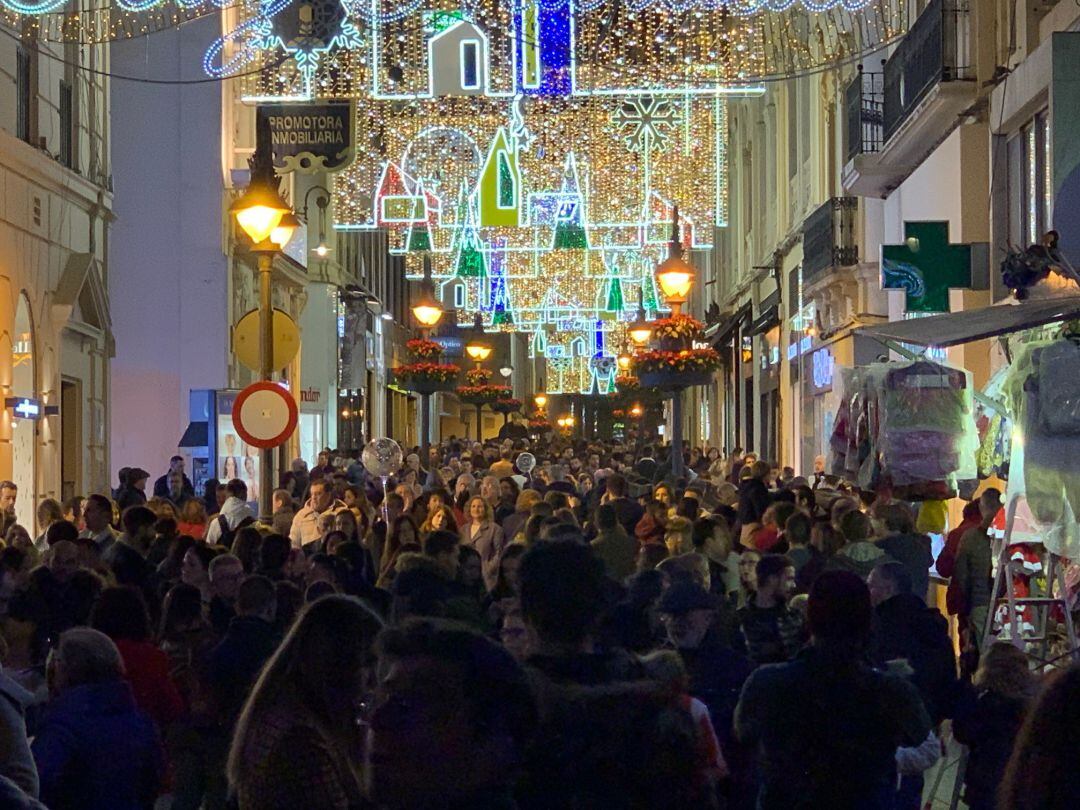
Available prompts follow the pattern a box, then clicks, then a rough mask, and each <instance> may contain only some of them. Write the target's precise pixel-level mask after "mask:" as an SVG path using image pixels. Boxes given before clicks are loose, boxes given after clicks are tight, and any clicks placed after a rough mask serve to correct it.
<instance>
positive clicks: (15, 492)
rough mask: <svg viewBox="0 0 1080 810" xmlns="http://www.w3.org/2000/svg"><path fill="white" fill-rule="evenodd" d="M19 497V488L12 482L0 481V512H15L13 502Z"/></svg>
mask: <svg viewBox="0 0 1080 810" xmlns="http://www.w3.org/2000/svg"><path fill="white" fill-rule="evenodd" d="M18 496H19V488H18V487H17V486H16V485H15V482H14V481H0V512H4V513H6V514H11V513H12V512H14V511H15V500H16V499H17V498H18Z"/></svg>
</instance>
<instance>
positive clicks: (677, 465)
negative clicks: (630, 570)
mask: <svg viewBox="0 0 1080 810" xmlns="http://www.w3.org/2000/svg"><path fill="white" fill-rule="evenodd" d="M695 275H696V274H695V272H694V268H693V267H691V266H690V263H689V262H687V261H686V260H685V259H684V258H683V250H682V239H681V238H680V236H679V206H677V205H676V206H675V209H674V211H673V216H672V222H671V242H670V243H669V245H668V257H667V258H666V259H664V261H663V262H661V263H660V266H659V267H657V268H656V282H657V284H659V285H660V291H661V292H662V293H663V294H664V297H665V298H666V299H667V302H668V305H669V306H670V307H671V314H672V315H673V316H675V315H679V314H680V312H681V310H682V305H683V304H685V303H686V298H687V296H688V295H689V294H690V288H691V287H692V286H693V284H694V276H695ZM685 469H686V467H685V462H684V460H683V447H682V389H681V388H679V389H676V390H675V391H674V393H673V394H672V397H671V473H672V475H673V476H675V479H676V480H678V479H679V478H681V477H682V475H683V473H684V472H685Z"/></svg>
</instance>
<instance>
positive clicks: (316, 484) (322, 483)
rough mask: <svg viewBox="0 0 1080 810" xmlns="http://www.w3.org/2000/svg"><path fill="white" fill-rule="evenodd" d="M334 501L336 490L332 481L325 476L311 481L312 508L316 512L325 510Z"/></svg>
mask: <svg viewBox="0 0 1080 810" xmlns="http://www.w3.org/2000/svg"><path fill="white" fill-rule="evenodd" d="M333 502H334V491H333V489H331V487H330V482H329V481H327V480H326V479H325V478H317V479H316V480H314V481H312V482H311V508H312V509H314V510H315V511H316V512H324V511H326V510H327V509H329V508H330V504H332V503H333Z"/></svg>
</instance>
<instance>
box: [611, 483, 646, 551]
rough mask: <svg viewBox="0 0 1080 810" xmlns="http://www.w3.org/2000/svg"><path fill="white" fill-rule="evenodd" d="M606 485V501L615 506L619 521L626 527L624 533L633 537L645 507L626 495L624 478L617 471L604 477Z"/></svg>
mask: <svg viewBox="0 0 1080 810" xmlns="http://www.w3.org/2000/svg"><path fill="white" fill-rule="evenodd" d="M606 485H607V494H608V500H607V502H608V503H609V504H611V505H612V506H613V507H615V514H616V515H617V516H618V518H619V523H621V524H622V527H623V528H624V529H626V533H627V534H628V535H630V536H631V537H633V536H634V529H636V528H637V525H638V521H640V520H641V516H642V515H644V514H645V509H644V508H643V507H642V506H641V504H639V503H638V502H637V501H632V500H630V499H629V498H628V497H626V479H625V478H624V477H623V476H622V475H619V474H618V473H616V474H615V475H609V476H608V477H607V479H606Z"/></svg>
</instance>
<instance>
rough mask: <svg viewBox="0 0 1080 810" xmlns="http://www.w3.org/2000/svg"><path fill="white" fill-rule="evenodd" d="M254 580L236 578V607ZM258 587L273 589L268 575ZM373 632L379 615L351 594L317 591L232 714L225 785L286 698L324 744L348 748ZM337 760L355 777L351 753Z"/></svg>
mask: <svg viewBox="0 0 1080 810" xmlns="http://www.w3.org/2000/svg"><path fill="white" fill-rule="evenodd" d="M259 579H262V578H261V577H249V578H248V579H247V580H245V581H244V585H243V586H241V592H240V599H239V600H238V609H239V606H240V603H243V602H244V601H245V597H246V593H245V588H246V587H248V586H249V583H252V582H253V581H257V580H259ZM259 586H260V589H266V588H268V589H269V591H270V593H271V594H272V593H273V592H274V585H273V583H272V582H270V581H269V580H264V581H263V582H262V583H259ZM274 599H276V597H272V598H271V601H273V600H274ZM381 629H382V621H381V620H380V619H379V617H378V616H376V615H375V613H373V612H372V611H371V610H370V609H369V608H368V607H367V606H366V605H364V603H363V602H361V601H360V600H359V599H356V598H354V597H352V596H344V595H340V594H335V595H332V596H324V597H323V598H321V599H317V600H315V601H314V602H311V603H310V604H308V605H306V606H305V607H304V608H303V610H302V611H301V612H300V614H299V616H297V618H296V621H295V622H294V623H293V624H292V627H291V628H290V630H289V632H288V633H287V634H286V636H285V638H284V639H283V640H282V642H281V644H280V645H279V646H278V648H277V650H276V651H275V652H274V654H273V655H272V656H271V657H270V660H269V661H267V663H266V665H265V666H264V667H263V669H262V672H261V673H260V675H259V677H258V680H257V681H256V682H255V686H254V687H253V688H252V690H251V693H250V695H249V697H248V700H247V702H246V703H245V705H244V709H243V711H242V712H241V713H240V718H239V720H238V721H237V723H236V731H235V733H234V735H233V742H232V748H231V750H230V751H229V757H228V764H227V771H228V777H229V782H230V784H232V785H236V784H238V783H240V782H242V781H243V780H244V779H245V778H246V776H247V774H246V771H247V770H248V769H249V768H250V763H251V757H252V756H253V755H254V754H253V751H257V750H259V745H260V742H261V741H260V740H259V739H258V738H257V735H258V733H259V731H258V729H260V728H261V720H262V719H263V718H264V717H265V716H266V714H267V713H268V712H273V711H275V710H277V709H278V707H279V706H280V705H281V704H282V702H283V701H289V702H291V703H292V704H293V705H294V706H295V708H296V710H297V712H298V713H299V714H300V715H301V716H302V717H304V719H305V721H306V722H307V723H309V724H310V725H311V726H312V727H314V728H315V729H316V730H317V731H318V732H319V735H320V736H321V737H322V738H323V739H325V740H326V742H327V744H328V745H329V746H331V748H337V749H339V752H340V749H345V748H348V747H349V743H351V742H352V741H354V740H355V733H356V732H355V729H356V721H357V716H356V707H357V706H358V705H359V704H360V703H361V702H362V700H363V698H364V696H365V694H368V693H369V692H370V689H371V687H372V685H373V680H374V676H373V664H374V656H373V654H372V646H373V644H374V641H375V638H376V636H377V635H378V633H379V630H381ZM343 639H348V643H342V640H343ZM338 764H339V765H340V766H341V767H344V768H347V769H349V770H351V771H352V773H351V774H350V775H351V776H353V777H355V778H357V779H359V770H360V767H359V763H358V762H354V761H353V758H352V757H349V756H348V755H344V754H341V755H340V761H339V763H338Z"/></svg>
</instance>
